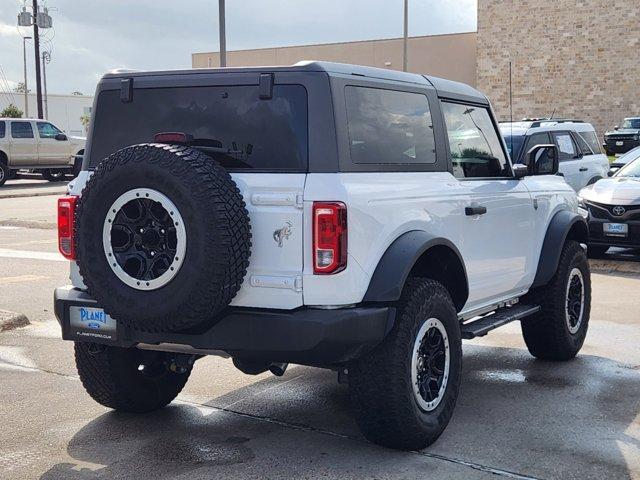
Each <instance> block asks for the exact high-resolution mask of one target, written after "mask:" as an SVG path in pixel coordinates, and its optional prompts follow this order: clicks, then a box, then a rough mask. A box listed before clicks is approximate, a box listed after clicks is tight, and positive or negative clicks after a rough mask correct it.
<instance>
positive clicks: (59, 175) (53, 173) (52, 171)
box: [42, 168, 67, 182]
mask: <svg viewBox="0 0 640 480" xmlns="http://www.w3.org/2000/svg"><path fill="white" fill-rule="evenodd" d="M66 174H67V170H64V169H61V168H48V169H46V170H42V178H44V179H45V180H49V181H50V182H60V181H62V180H64V177H65V175H66Z"/></svg>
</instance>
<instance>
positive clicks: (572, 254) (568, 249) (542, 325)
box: [521, 240, 591, 361]
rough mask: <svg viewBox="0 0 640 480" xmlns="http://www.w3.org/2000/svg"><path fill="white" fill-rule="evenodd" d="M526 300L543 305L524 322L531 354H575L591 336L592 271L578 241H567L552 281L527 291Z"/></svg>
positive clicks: (562, 357) (545, 356) (548, 356)
mask: <svg viewBox="0 0 640 480" xmlns="http://www.w3.org/2000/svg"><path fill="white" fill-rule="evenodd" d="M523 302H526V303H530V304H536V305H540V306H541V307H542V310H541V311H540V312H538V313H536V314H535V315H532V316H530V317H527V318H526V319H524V320H522V322H521V325H522V334H523V336H524V341H525V343H526V344H527V348H528V349H529V352H530V353H531V355H533V356H534V357H536V358H540V359H543V360H558V361H561V360H569V359H571V358H573V357H575V356H576V355H577V354H578V352H579V351H580V349H581V348H582V345H583V344H584V340H585V337H586V336H587V329H588V327H589V315H590V312H591V272H590V270H589V262H588V260H587V256H586V254H585V252H584V249H583V248H582V246H580V244H579V243H578V242H575V241H572V240H569V241H567V242H566V243H565V244H564V246H563V247H562V253H561V254H560V262H559V263H558V269H557V270H556V273H555V275H554V276H553V278H552V279H551V281H550V282H549V283H548V284H547V285H545V286H544V287H540V288H537V289H535V290H534V291H533V292H531V293H529V294H527V296H526V298H525V299H524V300H523Z"/></svg>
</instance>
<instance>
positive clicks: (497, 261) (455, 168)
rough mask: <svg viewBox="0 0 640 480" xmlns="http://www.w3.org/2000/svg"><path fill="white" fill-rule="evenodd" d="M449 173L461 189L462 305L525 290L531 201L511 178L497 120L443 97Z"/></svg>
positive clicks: (483, 109)
mask: <svg viewBox="0 0 640 480" xmlns="http://www.w3.org/2000/svg"><path fill="white" fill-rule="evenodd" d="M442 109H443V114H444V119H445V125H446V127H447V135H448V139H449V156H450V158H451V163H452V172H453V174H454V176H455V177H456V178H457V179H458V181H459V182H460V186H461V187H462V188H463V189H464V190H463V191H465V200H466V202H465V203H466V204H465V206H464V215H465V219H464V221H463V222H462V223H461V224H460V225H461V227H460V228H461V229H462V231H461V232H459V233H460V238H461V239H462V240H461V245H460V246H459V249H460V251H461V254H462V257H463V259H464V261H465V266H466V269H467V276H468V280H469V300H468V301H467V305H466V307H465V310H467V311H468V310H473V309H474V308H480V307H482V306H484V305H487V304H490V303H492V302H494V301H498V300H501V299H505V298H508V297H510V296H513V295H516V294H518V293H520V292H521V291H522V290H524V289H526V288H527V286H528V285H526V282H527V276H526V274H527V260H528V258H529V257H530V256H531V254H532V250H533V233H534V218H533V212H534V209H533V202H532V200H531V196H530V194H529V191H528V190H527V188H526V186H525V185H524V184H523V182H521V181H520V180H517V179H515V178H513V173H512V169H511V165H510V163H509V161H508V160H507V156H506V153H505V151H504V149H503V145H502V142H501V141H500V137H499V136H498V131H497V128H496V124H495V122H494V120H493V116H492V114H491V112H490V110H489V109H488V108H486V107H481V106H475V105H466V104H462V103H452V102H443V103H442Z"/></svg>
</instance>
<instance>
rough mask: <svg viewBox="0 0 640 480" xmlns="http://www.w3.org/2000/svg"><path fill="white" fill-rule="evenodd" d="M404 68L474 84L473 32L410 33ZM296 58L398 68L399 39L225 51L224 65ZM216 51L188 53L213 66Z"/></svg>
mask: <svg viewBox="0 0 640 480" xmlns="http://www.w3.org/2000/svg"><path fill="white" fill-rule="evenodd" d="M407 50H408V54H407V57H408V70H409V71H410V72H416V73H428V74H430V75H435V76H437V77H444V78H449V79H451V80H458V81H460V82H464V83H468V84H470V85H475V83H476V33H475V32H471V33H454V34H449V35H430V36H426V37H410V38H409V41H408V49H407ZM300 60H324V61H331V62H342V63H353V64H357V65H366V66H370V67H380V68H391V69H394V70H401V69H402V39H401V38H392V39H388V40H367V41H362V42H347V43H325V44H319V45H302V46H295V47H275V48H260V49H255V50H235V51H230V52H227V65H228V66H230V67H235V66H260V65H292V64H294V63H296V62H298V61H300ZM219 62H220V57H219V55H218V53H217V52H210V53H194V54H192V66H193V67H194V68H207V67H217V66H218V65H219Z"/></svg>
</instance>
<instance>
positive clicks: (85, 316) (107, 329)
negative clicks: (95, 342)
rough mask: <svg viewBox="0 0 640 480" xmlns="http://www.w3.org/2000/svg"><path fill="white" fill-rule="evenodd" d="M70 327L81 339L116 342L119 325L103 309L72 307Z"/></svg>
mask: <svg viewBox="0 0 640 480" xmlns="http://www.w3.org/2000/svg"><path fill="white" fill-rule="evenodd" d="M69 326H70V327H71V329H72V330H73V331H74V333H75V335H77V336H79V337H93V338H102V339H105V340H115V339H116V330H117V326H118V324H117V322H116V321H115V320H114V319H113V318H111V317H110V316H109V315H107V314H106V313H105V311H104V310H103V309H101V308H94V307H78V306H71V307H69Z"/></svg>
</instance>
